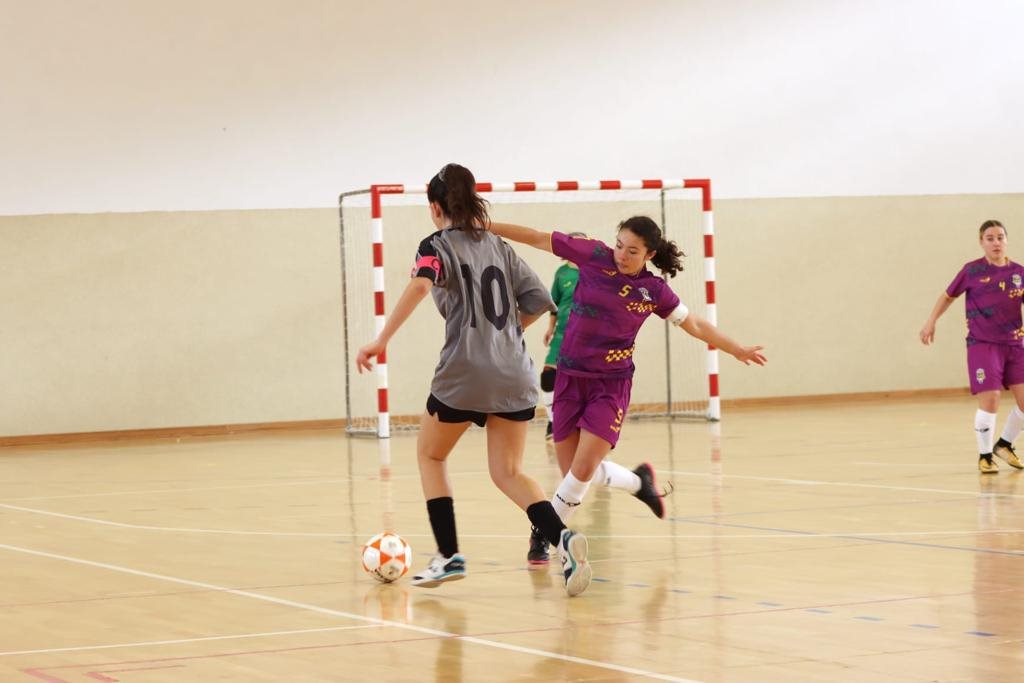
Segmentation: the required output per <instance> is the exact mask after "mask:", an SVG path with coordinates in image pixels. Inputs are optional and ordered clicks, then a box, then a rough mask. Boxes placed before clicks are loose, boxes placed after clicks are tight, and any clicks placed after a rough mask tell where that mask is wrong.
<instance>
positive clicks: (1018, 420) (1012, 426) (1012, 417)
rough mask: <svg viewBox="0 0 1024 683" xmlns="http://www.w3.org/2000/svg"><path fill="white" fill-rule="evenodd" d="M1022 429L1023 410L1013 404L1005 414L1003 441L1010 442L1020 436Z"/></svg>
mask: <svg viewBox="0 0 1024 683" xmlns="http://www.w3.org/2000/svg"><path fill="white" fill-rule="evenodd" d="M1022 429H1024V412H1021V410H1020V408H1018V407H1017V406H1014V407H1013V410H1011V411H1010V414H1009V415H1007V416H1006V425H1004V426H1003V441H1009V442H1010V443H1011V444H1012V443H1013V442H1014V441H1016V440H1017V437H1018V436H1020V432H1021V430H1022Z"/></svg>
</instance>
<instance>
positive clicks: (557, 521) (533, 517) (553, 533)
mask: <svg viewBox="0 0 1024 683" xmlns="http://www.w3.org/2000/svg"><path fill="white" fill-rule="evenodd" d="M526 516H527V517H529V518H530V521H531V522H533V525H534V526H535V527H537V528H538V529H540V531H541V533H542V534H544V538H546V539H548V543H550V544H551V545H553V546H555V547H556V548H557V547H558V544H559V542H561V540H562V529H564V528H565V524H564V523H563V522H562V519H561V517H559V516H558V513H557V512H555V508H554V506H553V505H551V501H550V500H542V501H541V502H539V503H534V504H533V505H531V506H530V507H528V508H526Z"/></svg>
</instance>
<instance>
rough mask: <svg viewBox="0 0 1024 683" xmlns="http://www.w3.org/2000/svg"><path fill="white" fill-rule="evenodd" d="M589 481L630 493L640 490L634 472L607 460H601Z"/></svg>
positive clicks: (638, 481) (638, 480) (638, 478)
mask: <svg viewBox="0 0 1024 683" xmlns="http://www.w3.org/2000/svg"><path fill="white" fill-rule="evenodd" d="M591 481H596V482H597V483H599V484H601V485H603V486H610V487H611V488H613V489H623V490H625V491H629V492H630V493H636V492H637V491H639V490H640V477H638V476H637V475H636V472H633V471H631V470H627V469H626V468H625V467H623V466H622V465H619V464H618V463H614V462H612V461H611V460H607V459H606V460H602V461H601V464H600V465H598V466H597V470H596V471H595V472H594V478H593V479H592V480H591Z"/></svg>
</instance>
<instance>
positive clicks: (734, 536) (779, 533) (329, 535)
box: [0, 503, 1024, 541]
mask: <svg viewBox="0 0 1024 683" xmlns="http://www.w3.org/2000/svg"><path fill="white" fill-rule="evenodd" d="M0 508H2V509H7V510H14V511H16V512H27V513H30V514H37V515H44V516H47V517H57V518H60V519H70V520H72V521H78V522H84V523H88V524H98V525H101V526H115V527H118V528H129V529H135V530H140V531H167V532H172V533H223V535H227V536H271V537H282V538H290V537H295V538H317V539H325V538H326V539H341V538H355V533H353V532H347V531H334V532H331V531H251V530H244V529H216V528H190V527H182V526H153V525H148V524H131V523H129V522H118V521H112V520H110V519H97V518H95V517H84V516H81V515H72V514H68V513H65V512H53V511H52V510H39V509H37V508H26V507H22V506H18V505H7V504H6V503H0ZM672 519H673V520H674V521H677V522H684V523H710V522H707V521H705V520H701V519H692V518H686V517H673V518H672ZM716 525H718V526H737V527H739V528H761V527H744V526H743V525H741V524H722V523H716ZM765 531H767V532H765V533H729V535H725V536H723V535H722V533H644V535H636V533H634V535H622V533H617V535H609V533H604V535H602V533H588V535H587V537H588V538H590V539H655V540H656V539H681V540H700V539H715V540H725V541H728V540H752V539H754V540H756V539H848V538H851V537H855V536H870V537H882V538H890V537H893V538H908V537H929V536H978V535H1000V533H1024V529H1021V528H996V529H984V530H982V529H941V530H930V531H831V532H827V533H816V532H812V531H800V530H786V529H778V528H769V527H765ZM402 536H403V537H407V538H410V539H421V538H422V539H428V538H433V537H432V536H431V535H430V533H403V535H402ZM459 536H460V538H464V539H498V540H501V539H512V540H516V541H520V540H522V533H460V535H459Z"/></svg>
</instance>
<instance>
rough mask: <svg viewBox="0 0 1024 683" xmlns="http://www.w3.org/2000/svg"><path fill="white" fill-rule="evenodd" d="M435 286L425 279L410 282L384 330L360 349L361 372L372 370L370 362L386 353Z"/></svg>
mask: <svg viewBox="0 0 1024 683" xmlns="http://www.w3.org/2000/svg"><path fill="white" fill-rule="evenodd" d="M433 286H434V283H433V282H431V281H430V278H425V277H414V278H413V279H412V280H410V281H409V284H407V285H406V286H405V291H404V292H402V296H401V297H400V298H399V299H398V303H397V304H395V310H393V311H392V312H391V315H390V316H388V319H387V321H386V322H385V323H384V329H382V330H381V331H380V334H378V335H377V338H376V339H374V340H373V341H372V342H370V343H369V344H367V345H366V346H364V347H362V348H361V349H359V353H358V354H356V367H357V368H359V372H360V373H362V372H363V370H372V369H373V363H371V362H370V359H371V358H375V357H376V356H379V355H380V354H381V353H383V351H384V347H385V346H387V345H388V340H390V339H391V337H392V336H394V334H395V332H397V331H398V328H399V327H401V326H402V323H404V322H405V321H406V320H407V319H408V317H409V316H410V315H412V312H413V311H415V310H416V307H417V306H419V303H420V302H421V301H423V297H425V296H426V295H427V294H428V293H429V292H430V288H431V287H433Z"/></svg>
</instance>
